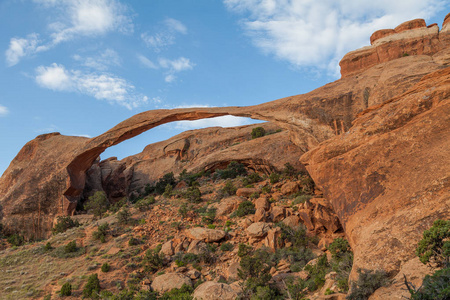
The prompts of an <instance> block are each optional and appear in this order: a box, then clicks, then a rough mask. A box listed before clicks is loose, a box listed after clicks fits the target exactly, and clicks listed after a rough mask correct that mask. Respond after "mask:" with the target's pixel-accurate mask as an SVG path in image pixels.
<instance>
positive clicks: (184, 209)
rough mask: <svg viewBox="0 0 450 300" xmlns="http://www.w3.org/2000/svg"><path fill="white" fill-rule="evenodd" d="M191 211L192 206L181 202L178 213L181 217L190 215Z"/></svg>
mask: <svg viewBox="0 0 450 300" xmlns="http://www.w3.org/2000/svg"><path fill="white" fill-rule="evenodd" d="M189 211H190V208H188V206H187V204H186V203H183V204H181V206H180V208H179V209H178V214H179V215H180V216H181V218H183V219H184V218H186V217H187V215H188V212H189Z"/></svg>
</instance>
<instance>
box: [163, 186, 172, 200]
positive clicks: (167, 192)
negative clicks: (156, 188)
mask: <svg viewBox="0 0 450 300" xmlns="http://www.w3.org/2000/svg"><path fill="white" fill-rule="evenodd" d="M172 194H173V186H172V185H170V184H167V185H166V188H165V189H164V193H163V196H164V197H166V198H169V197H170V196H172Z"/></svg>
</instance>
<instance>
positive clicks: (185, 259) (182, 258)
mask: <svg viewBox="0 0 450 300" xmlns="http://www.w3.org/2000/svg"><path fill="white" fill-rule="evenodd" d="M174 260H175V263H176V265H177V266H178V267H183V266H186V265H187V264H196V263H199V262H200V258H199V257H198V255H197V254H194V253H186V254H184V253H183V252H178V253H177V254H175V256H174Z"/></svg>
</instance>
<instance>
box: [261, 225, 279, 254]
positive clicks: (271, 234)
mask: <svg viewBox="0 0 450 300" xmlns="http://www.w3.org/2000/svg"><path fill="white" fill-rule="evenodd" d="M264 245H265V246H266V247H268V248H270V249H271V250H272V251H274V252H275V251H276V250H277V249H280V248H282V247H283V240H282V238H281V228H280V227H275V228H273V229H270V230H269V231H268V232H267V237H266V238H265V239H264Z"/></svg>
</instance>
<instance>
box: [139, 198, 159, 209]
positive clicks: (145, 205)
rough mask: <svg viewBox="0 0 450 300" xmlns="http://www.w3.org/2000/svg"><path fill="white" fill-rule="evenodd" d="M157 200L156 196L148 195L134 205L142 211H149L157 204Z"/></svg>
mask: <svg viewBox="0 0 450 300" xmlns="http://www.w3.org/2000/svg"><path fill="white" fill-rule="evenodd" d="M155 202H156V200H155V197H153V196H147V197H145V198H143V199H140V200H138V202H136V204H135V205H134V206H135V207H136V208H137V209H139V210H140V211H147V210H149V209H151V205H152V204H155Z"/></svg>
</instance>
